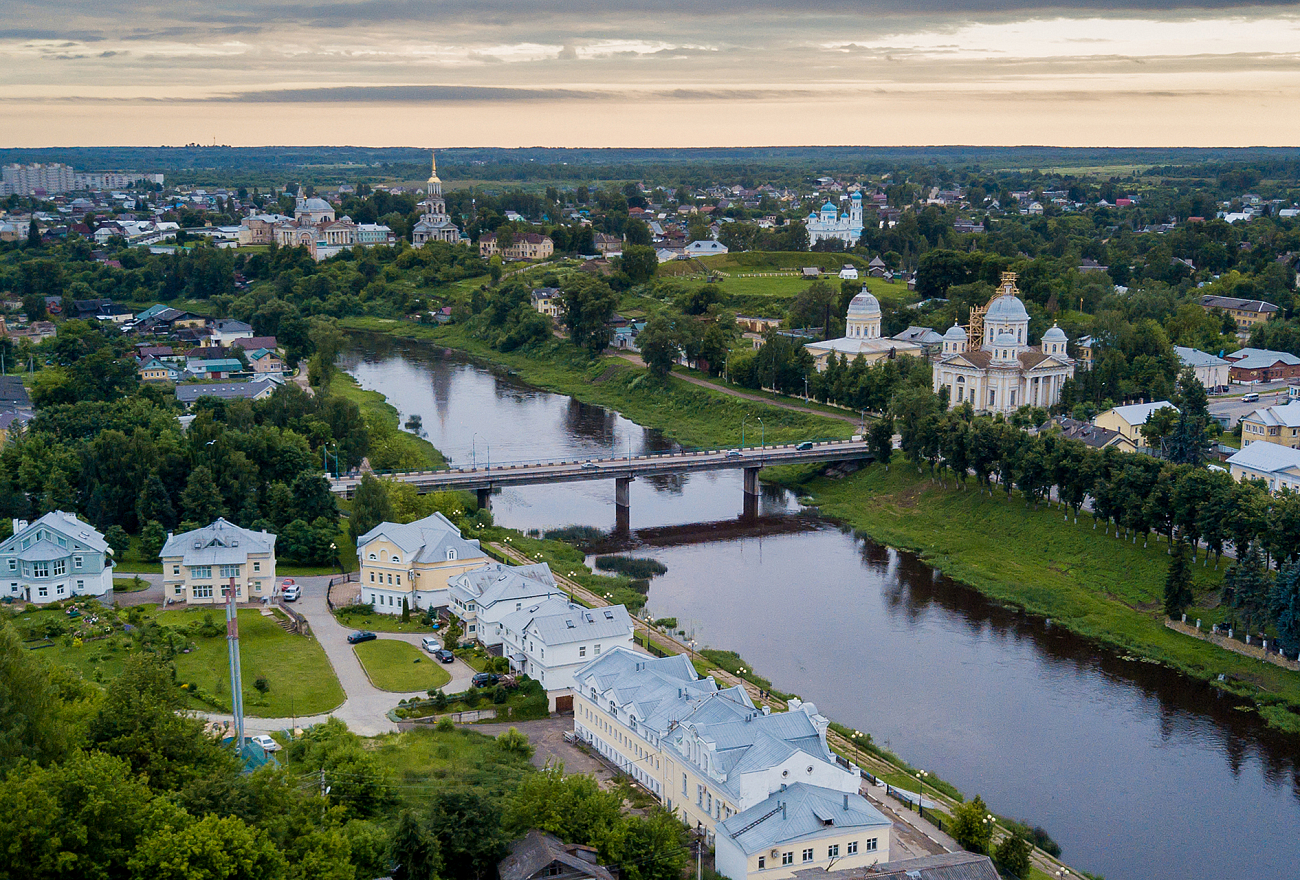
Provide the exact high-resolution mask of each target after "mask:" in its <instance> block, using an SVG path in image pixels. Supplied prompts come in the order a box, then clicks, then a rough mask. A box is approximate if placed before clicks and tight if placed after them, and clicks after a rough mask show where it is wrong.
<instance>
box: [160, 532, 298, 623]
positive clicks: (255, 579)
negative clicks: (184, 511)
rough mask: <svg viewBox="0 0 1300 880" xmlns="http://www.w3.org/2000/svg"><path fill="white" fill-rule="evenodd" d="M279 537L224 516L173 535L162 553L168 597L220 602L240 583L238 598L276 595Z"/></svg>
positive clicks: (196, 602) (170, 599) (194, 602)
mask: <svg viewBox="0 0 1300 880" xmlns="http://www.w3.org/2000/svg"><path fill="white" fill-rule="evenodd" d="M275 538H276V536H275V535H273V534H271V533H270V532H255V531H252V530H251V529H245V528H241V527H240V526H237V525H235V524H234V523H230V522H226V520H224V519H222V518H220V517H218V518H217V520H216V521H215V522H213V523H212V524H211V525H208V526H204V527H203V528H201V529H194V530H193V531H189V532H182V533H181V534H179V535H168V536H167V543H166V544H164V545H163V548H162V551H161V552H160V553H159V554H158V556H159V558H160V559H161V560H162V564H163V594H164V596H165V597H166V600H165V601H166V602H167V603H171V602H184V603H186V604H190V605H219V604H221V603H223V602H225V601H226V597H227V596H229V595H230V584H231V582H232V581H233V582H234V585H235V601H236V602H253V601H260V600H265V599H270V598H271V596H272V595H274V593H275Z"/></svg>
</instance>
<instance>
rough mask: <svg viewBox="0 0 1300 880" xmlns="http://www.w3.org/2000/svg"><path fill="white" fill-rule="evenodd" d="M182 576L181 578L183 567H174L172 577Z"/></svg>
mask: <svg viewBox="0 0 1300 880" xmlns="http://www.w3.org/2000/svg"><path fill="white" fill-rule="evenodd" d="M180 576H181V567H180V566H179V565H173V566H172V577H180Z"/></svg>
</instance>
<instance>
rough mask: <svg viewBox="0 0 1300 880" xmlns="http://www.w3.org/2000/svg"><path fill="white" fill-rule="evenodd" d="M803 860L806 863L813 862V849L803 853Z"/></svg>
mask: <svg viewBox="0 0 1300 880" xmlns="http://www.w3.org/2000/svg"><path fill="white" fill-rule="evenodd" d="M803 860H804V861H805V862H811V861H812V860H813V851H812V850H811V849H806V850H804V851H803Z"/></svg>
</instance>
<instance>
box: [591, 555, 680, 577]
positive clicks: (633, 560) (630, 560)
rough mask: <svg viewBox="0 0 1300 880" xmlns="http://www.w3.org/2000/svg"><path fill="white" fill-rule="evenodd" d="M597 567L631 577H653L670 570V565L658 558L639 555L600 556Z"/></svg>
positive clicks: (597, 559)
mask: <svg viewBox="0 0 1300 880" xmlns="http://www.w3.org/2000/svg"><path fill="white" fill-rule="evenodd" d="M596 568H598V569H600V570H601V571H614V572H618V573H619V574H622V575H627V576H628V577H630V578H652V577H655V576H656V575H661V574H663V573H664V572H666V571H668V566H666V565H664V564H663V563H662V562H660V561H659V560H657V559H646V558H644V557H637V556H598V557H596Z"/></svg>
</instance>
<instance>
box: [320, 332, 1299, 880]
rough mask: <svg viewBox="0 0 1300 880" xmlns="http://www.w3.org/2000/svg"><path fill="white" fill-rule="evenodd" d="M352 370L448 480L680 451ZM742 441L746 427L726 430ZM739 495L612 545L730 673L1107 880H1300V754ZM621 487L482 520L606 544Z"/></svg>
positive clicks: (593, 423) (1155, 672)
mask: <svg viewBox="0 0 1300 880" xmlns="http://www.w3.org/2000/svg"><path fill="white" fill-rule="evenodd" d="M363 342H364V350H362V349H361V348H357V349H354V350H353V351H351V352H349V353H348V354H347V355H345V357H344V358H343V366H344V368H345V369H347V370H348V371H349V372H350V373H351V374H352V375H353V376H355V377H356V378H357V380H358V381H359V382H360V384H361V385H362V387H364V388H368V389H372V390H375V391H379V392H381V393H383V394H384V395H386V396H387V398H388V399H389V401H390V402H391V403H393V405H394V406H396V407H397V408H398V409H399V410H400V411H401V413H402V417H403V419H405V418H406V416H408V415H410V414H413V413H414V414H419V415H420V416H421V418H422V420H423V431H424V434H425V436H427V438H428V439H429V440H430V441H431V442H432V443H433V444H434V445H435V446H437V447H438V448H439V449H440V450H442V451H443V453H444V454H446V455H447V456H448V458H449V459H451V460H452V461H454V462H456V463H461V462H469V461H470V460H471V459H475V458H477V460H478V461H479V462H480V463H483V462H485V461H488V460H490V461H492V462H494V463H504V462H507V461H522V460H530V459H537V458H548V457H567V458H572V457H578V456H583V455H593V456H594V455H607V454H610V453H611V452H613V453H623V454H625V453H626V452H627V451H628V449H629V448H630V449H631V451H632V452H633V453H634V454H635V453H638V452H641V451H644V450H652V449H662V448H666V447H668V446H670V444H669V443H667V442H666V441H665V440H664V438H663V437H662V436H661V435H659V434H658V433H657V432H655V431H651V430H646V429H643V428H641V427H640V426H638V425H636V424H634V423H633V422H630V421H628V420H627V419H624V418H623V417H621V416H619V415H618V414H616V413H611V412H608V411H606V410H603V409H601V408H599V407H592V406H587V405H585V404H581V403H578V402H577V401H574V400H573V399H571V398H569V397H566V396H563V395H557V394H551V393H548V392H543V391H538V390H536V389H532V388H529V387H527V386H525V385H523V384H522V383H520V382H518V381H515V380H513V379H511V378H510V377H508V376H506V375H503V374H500V373H497V372H494V371H492V370H489V369H487V368H485V367H483V366H480V365H478V364H476V363H475V362H473V361H471V360H469V359H468V358H466V357H465V356H463V355H461V354H460V353H457V352H451V351H446V350H443V349H441V348H437V347H434V346H430V345H428V344H427V343H418V342H405V341H394V340H390V339H388V338H386V337H369V336H367V337H364V339H363ZM737 441H739V426H737ZM741 479H742V478H741V474H740V472H739V471H721V472H713V473H706V474H692V475H688V476H685V477H681V478H673V479H666V480H658V481H638V482H636V483H633V485H632V498H631V514H630V529H631V530H630V532H629V533H628V535H627V536H626V538H624V539H622V540H623V541H624V542H625V543H628V544H630V545H631V546H634V547H635V548H636V552H638V553H639V554H642V555H650V556H653V557H654V558H656V559H658V560H660V561H661V562H663V563H664V564H665V565H667V567H668V572H667V574H665V575H663V576H661V577H659V578H656V579H655V580H654V581H653V582H652V586H651V589H650V594H649V604H648V608H649V609H650V611H652V612H653V613H654V614H655V616H665V617H676V618H677V619H678V621H679V625H680V626H682V627H684V628H685V629H687V630H688V631H689V632H691V633H692V634H693V635H694V637H695V638H696V639H697V640H698V641H699V642H700V643H701V644H703V645H707V646H710V647H716V648H725V649H730V650H734V651H736V652H738V653H739V654H741V655H742V656H744V657H745V659H746V660H748V661H749V662H750V663H752V664H753V665H754V667H755V669H757V670H758V671H759V673H761V674H762V675H764V676H766V677H767V678H769V679H771V681H772V682H773V684H774V685H775V686H776V687H777V688H778V689H780V690H784V691H790V692H793V693H797V694H799V695H800V696H801V697H803V698H804V699H806V700H812V701H814V702H816V704H817V706H818V707H819V709H820V710H821V711H823V712H824V713H825V714H827V715H828V716H830V717H832V718H834V719H835V720H837V721H839V722H841V723H843V724H846V725H848V726H850V727H856V728H859V729H861V730H863V731H867V732H870V733H871V735H872V736H873V737H874V738H875V739H876V741H877V742H880V743H882V744H885V745H887V746H888V747H889V748H890V749H891V750H893V751H895V752H897V753H898V754H900V755H901V756H902V757H904V758H905V759H907V760H908V761H909V762H911V763H912V764H914V765H916V766H919V767H922V768H925V769H927V770H929V771H930V772H933V773H935V774H938V775H939V776H942V777H943V778H945V779H948V780H949V781H951V782H952V783H953V784H955V785H956V786H957V787H958V788H960V789H961V790H962V791H964V792H966V793H967V795H968V796H969V795H974V794H976V793H978V794H981V795H983V796H984V798H985V800H986V801H988V802H989V804H990V805H991V806H992V807H993V808H994V809H996V810H997V811H999V812H1001V813H1004V814H1006V815H1010V816H1014V817H1017V818H1021V819H1024V820H1027V821H1029V822H1031V823H1033V824H1038V825H1041V826H1043V827H1044V828H1045V829H1047V831H1048V832H1049V833H1050V834H1051V835H1052V837H1053V838H1054V839H1055V840H1056V841H1057V842H1058V843H1060V844H1061V847H1062V849H1063V853H1062V857H1063V858H1064V859H1066V860H1067V861H1069V862H1070V863H1072V864H1075V865H1077V866H1079V867H1081V868H1084V869H1087V870H1089V871H1091V872H1093V873H1096V874H1102V875H1105V876H1106V877H1107V878H1108V880H1183V878H1201V877H1205V878H1211V877H1213V878H1220V880H1235V878H1242V880H1244V878H1256V877H1264V878H1271V877H1279V878H1284V877H1295V876H1298V875H1300V870H1297V867H1296V866H1297V865H1298V864H1300V765H1298V763H1297V758H1298V757H1300V747H1298V745H1297V743H1296V741H1295V740H1293V739H1289V738H1285V737H1280V736H1277V735H1275V734H1273V733H1272V732H1270V731H1269V730H1267V729H1266V728H1265V727H1264V726H1263V725H1262V723H1260V722H1259V720H1258V719H1257V717H1256V716H1255V715H1254V714H1253V713H1248V712H1243V711H1240V710H1238V709H1236V708H1235V705H1234V704H1235V702H1236V701H1235V700H1234V699H1232V698H1230V697H1227V696H1223V695H1221V694H1220V692H1218V691H1216V690H1214V689H1213V688H1210V687H1209V686H1207V685H1204V684H1201V683H1199V682H1196V681H1193V680H1191V679H1188V678H1186V677H1184V676H1182V675H1180V674H1178V673H1175V672H1172V671H1170V670H1168V669H1165V668H1163V667H1160V666H1156V665H1151V664H1145V663H1141V662H1138V661H1135V660H1125V659H1124V658H1123V657H1121V656H1119V655H1117V654H1115V653H1113V652H1110V651H1107V650H1104V649H1101V648H1099V647H1097V646H1096V645H1094V644H1093V643H1091V642H1088V641H1086V640H1084V639H1080V638H1078V637H1075V636H1073V635H1071V634H1070V633H1067V632H1065V631H1063V630H1060V629H1059V628H1053V627H1051V626H1050V624H1049V623H1048V622H1046V621H1044V620H1042V619H1039V618H1034V617H1031V616H1028V615H1024V614H1020V613H1017V612H1014V611H1009V610H1007V609H1004V608H1001V607H999V606H996V605H994V604H992V603H990V602H988V601H987V600H985V599H984V598H983V597H982V596H981V595H980V594H979V593H978V592H976V591H974V590H972V589H970V588H968V587H965V586H963V585H961V584H958V583H956V582H954V581H952V580H951V579H949V578H947V577H944V576H943V575H941V574H939V573H938V572H937V571H935V570H934V569H932V568H930V567H929V566H927V565H926V564H924V563H923V562H921V561H919V560H918V559H917V558H915V557H913V556H911V555H910V554H906V553H899V552H896V551H894V550H892V549H890V548H887V547H882V546H880V545H878V544H875V543H873V542H870V541H866V540H864V539H862V538H860V537H857V536H855V535H853V534H852V533H851V532H850V531H848V530H845V529H842V528H840V527H838V526H836V525H835V524H834V523H830V522H828V521H825V520H823V519H821V518H819V517H817V516H815V515H814V514H812V513H810V512H806V511H803V510H801V507H800V505H799V503H798V501H797V499H795V498H793V497H792V496H791V495H790V494H789V493H787V492H785V491H784V490H776V489H772V488H771V487H768V488H765V490H764V495H763V498H762V501H761V504H760V510H759V516H758V518H757V520H755V521H752V522H741V521H740V519H739V514H740V510H741V506H742V488H741ZM613 494H614V487H613V485H612V483H609V484H607V483H604V482H599V481H593V482H588V483H568V484H560V485H554V486H538V487H526V488H522V489H512V490H507V491H505V492H503V493H502V494H500V495H497V496H494V498H493V512H494V514H495V516H496V518H497V521H498V522H500V523H502V524H503V525H507V526H511V527H514V528H519V529H546V528H551V527H555V526H562V525H575V524H576V525H589V526H596V527H598V528H602V529H612V528H613V527H614V520H615V516H614V505H613Z"/></svg>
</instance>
